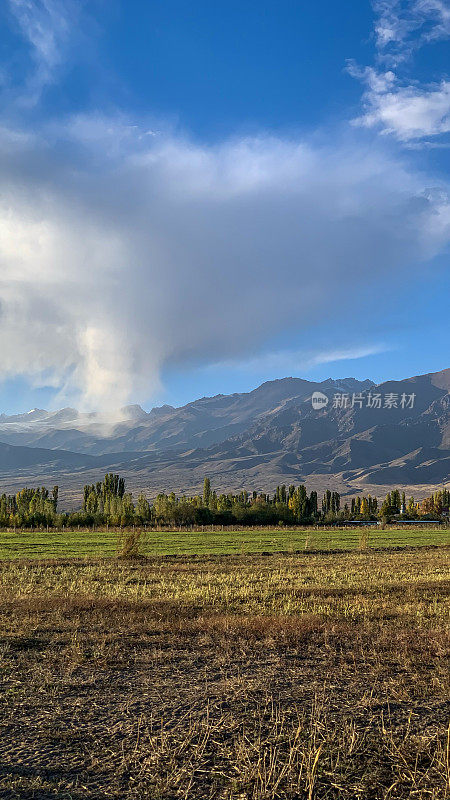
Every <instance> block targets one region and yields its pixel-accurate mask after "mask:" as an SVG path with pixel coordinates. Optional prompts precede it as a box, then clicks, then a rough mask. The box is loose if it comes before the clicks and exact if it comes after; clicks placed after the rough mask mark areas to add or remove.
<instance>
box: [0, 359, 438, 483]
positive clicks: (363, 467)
mask: <svg viewBox="0 0 450 800" xmlns="http://www.w3.org/2000/svg"><path fill="white" fill-rule="evenodd" d="M449 391H450V369H447V370H443V371H442V372H438V373H431V374H428V375H419V376H416V377H413V378H408V379H405V380H404V381H388V382H385V383H383V384H379V385H375V384H374V383H373V382H372V381H362V382H361V381H356V380H354V379H352V378H346V379H342V380H338V381H334V380H327V381H323V382H321V383H313V382H309V381H305V380H302V379H300V378H284V379H282V380H277V381H269V382H267V383H264V384H262V385H261V386H259V387H258V388H257V389H255V390H254V391H252V392H248V393H241V394H233V395H217V396H216V397H210V398H202V399H200V400H196V401H194V402H192V403H189V404H187V405H185V406H183V407H181V408H173V407H171V406H162V407H161V408H155V409H152V411H150V412H148V413H147V412H145V411H143V409H141V408H140V407H139V406H128V407H126V408H125V409H122V410H121V412H120V415H119V420H118V421H117V420H116V421H113V422H111V421H110V420H108V419H107V418H105V417H102V416H101V415H100V414H87V415H82V414H78V412H77V411H75V410H74V409H62V410H61V411H59V412H50V413H49V412H46V411H43V410H40V409H35V410H34V411H33V412H31V414H22V415H15V416H14V417H6V416H5V415H1V416H0V442H1V443H2V444H1V445H0V472H1V474H2V476H3V482H4V479H7V477H8V476H9V479H10V480H11V479H13V478H17V479H19V478H20V479H23V478H24V477H27V478H30V479H32V477H33V474H36V477H37V476H38V475H39V473H41V474H48V475H49V477H50V476H55V478H57V479H58V480H59V482H60V483H62V484H64V481H66V482H67V483H74V482H75V481H77V482H78V483H81V482H82V480H83V476H85V475H89V476H93V475H94V474H96V473H99V474H101V472H102V471H104V470H105V469H118V470H121V471H122V472H123V473H124V474H126V475H127V476H128V481H129V482H130V481H131V483H132V484H134V485H135V486H139V487H142V488H146V489H147V490H148V491H149V493H150V494H153V493H154V492H155V491H156V490H158V489H171V488H174V489H175V490H178V491H184V490H186V491H191V490H194V489H195V488H198V486H199V485H200V484H201V481H202V478H203V476H204V475H205V474H208V475H209V476H210V477H211V478H212V479H213V482H214V484H215V485H216V486H217V488H221V489H228V490H230V489H238V488H240V487H242V486H247V487H255V488H257V489H263V488H269V487H270V488H271V487H272V485H273V483H278V482H280V481H281V482H286V483H287V482H291V481H294V482H299V481H302V480H308V483H310V484H311V481H312V482H314V483H315V484H318V485H319V488H320V486H321V485H322V484H323V485H325V484H326V485H331V484H332V483H333V482H334V485H336V486H338V485H339V487H340V488H341V490H342V488H343V487H344V488H345V487H348V488H349V490H351V488H352V487H354V486H356V485H358V486H359V485H370V486H375V487H377V486H380V488H381V487H384V486H386V485H394V484H395V485H399V486H425V485H427V486H428V485H437V484H441V483H442V482H445V481H448V480H449V476H450V394H449ZM317 392H319V393H320V395H321V396H322V403H323V405H322V406H319V407H317V406H316V407H314V406H313V404H312V397H313V395H314V393H317ZM323 398H325V400H324V399H323ZM39 481H40V478H39Z"/></svg>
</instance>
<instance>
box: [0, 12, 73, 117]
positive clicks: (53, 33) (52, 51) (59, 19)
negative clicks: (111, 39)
mask: <svg viewBox="0 0 450 800" xmlns="http://www.w3.org/2000/svg"><path fill="white" fill-rule="evenodd" d="M8 3H9V9H10V12H11V14H12V15H13V17H14V19H15V20H16V23H17V25H18V26H19V29H20V31H21V33H22V35H23V36H24V38H25V39H26V40H27V41H28V42H29V44H30V46H31V49H32V54H33V60H34V69H33V72H32V74H31V76H30V78H29V80H28V85H27V87H26V91H23V89H22V92H21V102H22V103H27V104H30V103H35V102H37V101H38V99H39V97H40V94H41V92H42V90H43V88H44V87H45V86H47V85H48V84H50V83H52V82H53V81H54V80H55V76H56V74H57V72H58V70H59V69H60V68H61V66H62V64H63V63H64V61H65V60H66V58H67V51H68V48H69V45H70V43H71V42H73V40H74V39H75V38H76V37H75V31H76V29H77V26H78V22H79V18H80V14H81V11H82V5H81V3H80V2H79V1H78V0H8Z"/></svg>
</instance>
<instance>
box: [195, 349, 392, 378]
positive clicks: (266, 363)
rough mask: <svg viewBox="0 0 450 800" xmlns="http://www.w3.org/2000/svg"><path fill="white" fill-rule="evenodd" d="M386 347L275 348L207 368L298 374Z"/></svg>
mask: <svg viewBox="0 0 450 800" xmlns="http://www.w3.org/2000/svg"><path fill="white" fill-rule="evenodd" d="M389 350H390V348H389V347H387V346H386V345H384V344H373V345H363V346H360V347H351V348H344V349H339V350H337V349H335V350H319V351H314V350H278V351H275V352H269V353H266V352H265V353H261V354H260V355H257V356H253V357H251V358H246V359H237V360H236V359H234V360H233V359H232V360H228V361H219V362H217V363H216V364H210V365H209V367H208V369H209V370H211V371H215V372H218V371H221V370H223V369H227V368H228V369H230V368H231V369H233V370H240V371H242V372H246V373H248V372H254V373H258V374H264V373H269V372H270V373H274V372H275V373H278V374H279V375H298V374H300V373H302V372H304V371H305V370H309V369H311V368H312V367H317V366H320V365H325V364H335V363H336V362H338V361H355V360H357V359H359V358H368V357H369V356H374V355H379V354H380V353H386V352H388V351H389Z"/></svg>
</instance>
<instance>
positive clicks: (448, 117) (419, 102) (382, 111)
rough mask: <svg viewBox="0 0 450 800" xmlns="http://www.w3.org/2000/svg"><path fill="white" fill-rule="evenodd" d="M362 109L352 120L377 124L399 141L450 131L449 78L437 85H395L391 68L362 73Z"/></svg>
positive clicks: (364, 124) (363, 124)
mask: <svg viewBox="0 0 450 800" xmlns="http://www.w3.org/2000/svg"><path fill="white" fill-rule="evenodd" d="M364 79H365V81H366V85H367V90H366V92H365V94H364V105H365V113H364V114H363V115H362V116H361V117H359V118H358V119H357V120H356V121H355V122H356V123H357V124H359V125H362V126H364V127H367V128H370V127H378V128H379V129H380V130H381V132H382V133H384V134H392V135H394V136H395V137H396V138H397V139H399V140H400V141H403V142H409V141H412V140H417V139H423V138H426V137H430V136H439V135H442V134H445V133H448V132H449V131H450V81H442V82H441V83H440V84H439V85H437V86H432V87H427V88H424V87H422V86H399V85H398V84H397V82H396V79H395V75H394V74H393V73H392V72H387V73H376V72H375V71H374V70H372V69H367V70H366V71H365V73H364Z"/></svg>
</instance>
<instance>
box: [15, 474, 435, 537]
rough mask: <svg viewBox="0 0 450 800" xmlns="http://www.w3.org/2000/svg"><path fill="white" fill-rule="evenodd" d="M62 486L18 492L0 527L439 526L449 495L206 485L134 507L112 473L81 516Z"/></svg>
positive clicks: (91, 491)
mask: <svg viewBox="0 0 450 800" xmlns="http://www.w3.org/2000/svg"><path fill="white" fill-rule="evenodd" d="M58 494H59V490H58V486H54V487H53V489H52V490H51V491H49V490H48V489H46V488H45V487H44V486H42V487H39V488H36V489H28V488H24V489H21V490H20V491H19V492H17V494H15V495H6V494H3V495H2V496H1V498H0V526H1V527H19V528H22V527H25V528H26V527H43V526H48V527H52V528H62V527H68V528H70V527H76V526H99V525H112V526H117V527H127V526H130V525H155V526H172V525H173V526H184V527H189V526H199V525H239V526H241V525H317V524H339V523H345V522H351V521H365V520H366V521H370V520H373V521H375V520H379V519H381V520H383V521H384V522H389V521H392V520H393V519H395V518H398V517H401V518H402V519H411V520H413V519H440V518H441V517H443V516H445V515H448V509H449V505H450V492H449V491H448V490H447V489H443V490H439V491H436V492H435V493H434V494H432V495H431V496H430V497H427V498H425V499H424V500H422V501H421V502H416V501H415V500H414V498H413V497H410V498H409V499H408V500H407V499H406V497H405V493H404V492H403V493H402V494H401V493H400V491H399V490H398V489H394V490H392V491H391V492H389V493H388V494H387V495H386V498H385V500H384V501H383V503H382V504H381V506H379V505H378V500H377V498H376V497H372V496H371V495H368V496H367V497H366V496H358V497H352V498H351V499H347V498H345V502H342V499H341V495H340V494H339V492H336V491H331V490H329V489H327V490H326V492H325V493H324V494H323V496H322V497H321V498H319V496H318V494H317V492H316V491H311V492H309V493H308V491H307V489H306V487H305V486H304V485H303V484H302V485H300V486H295V485H290V486H286V485H285V484H282V485H280V486H277V487H276V489H275V491H274V492H273V493H266V492H257V491H252V492H248V491H245V490H243V491H241V492H238V493H236V494H235V493H232V492H229V493H227V494H225V493H217V492H216V491H215V490H214V489H212V487H211V482H210V480H209V478H205V480H204V484H203V492H202V493H201V494H195V495H191V496H187V495H182V496H181V497H178V496H177V495H176V494H175V493H174V492H170V493H166V492H161V493H160V494H158V495H157V496H156V498H155V500H154V501H153V503H150V502H149V500H148V499H147V497H146V496H145V494H144V493H140V494H139V496H138V497H137V499H136V502H134V500H133V497H132V494H131V493H130V492H127V491H126V486H125V480H124V479H123V478H121V477H120V476H119V475H116V474H113V473H109V474H107V475H105V477H104V479H103V481H99V482H98V483H95V484H90V485H89V484H87V485H86V486H84V489H83V503H82V507H81V508H80V509H79V510H76V511H71V512H64V511H60V510H59V509H58Z"/></svg>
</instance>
